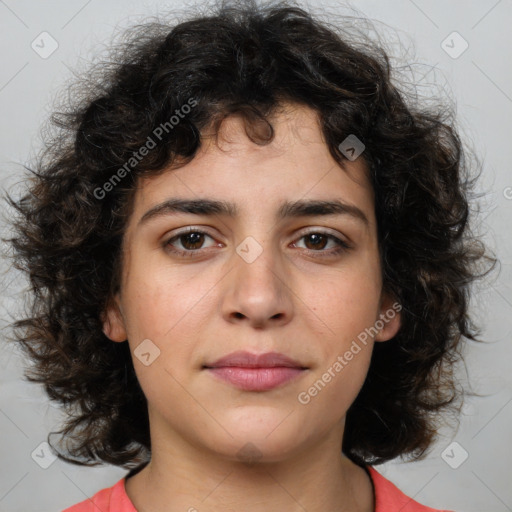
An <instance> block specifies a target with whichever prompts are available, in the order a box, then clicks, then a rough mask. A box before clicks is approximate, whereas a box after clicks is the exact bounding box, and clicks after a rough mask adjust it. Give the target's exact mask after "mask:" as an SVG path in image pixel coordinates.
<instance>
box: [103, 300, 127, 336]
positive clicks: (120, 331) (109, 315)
mask: <svg viewBox="0 0 512 512" xmlns="http://www.w3.org/2000/svg"><path fill="white" fill-rule="evenodd" d="M101 320H102V322H103V332H104V334H105V336H107V337H108V338H109V339H111V340H112V341H116V342H121V341H126V339H127V338H128V336H127V335H126V327H125V325H124V319H123V315H122V312H121V305H120V301H119V296H118V295H116V296H115V297H114V298H113V299H111V300H110V301H109V304H108V306H107V307H106V309H105V311H104V312H103V313H102V315H101Z"/></svg>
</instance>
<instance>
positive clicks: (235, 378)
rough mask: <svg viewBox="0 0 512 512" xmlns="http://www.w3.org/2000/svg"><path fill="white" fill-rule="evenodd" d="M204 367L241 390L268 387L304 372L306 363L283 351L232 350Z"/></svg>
mask: <svg viewBox="0 0 512 512" xmlns="http://www.w3.org/2000/svg"><path fill="white" fill-rule="evenodd" d="M203 369H205V370H207V371H208V372H209V373H210V374H211V375H212V376H214V377H216V378H218V379H220V380H222V381H224V382H228V383H230V384H231V385H233V386H235V387H237V388H239V389H242V390H244V391H268V390H271V389H274V388H277V387H280V386H283V385H285V384H286V383H288V382H290V381H292V380H294V379H296V378H297V377H299V376H300V375H303V374H304V372H305V371H307V370H308V367H306V366H303V365H302V364H301V363H299V362H298V361H295V360H293V359H291V358H289V357H288V356H285V355H284V354H280V353H277V352H268V353H266V354H259V355H258V354H251V353H250V352H242V351H239V352H233V353H232V354H229V355H227V356H225V357H222V358H220V359H218V360H217V361H215V362H213V363H211V364H206V365H204V366H203Z"/></svg>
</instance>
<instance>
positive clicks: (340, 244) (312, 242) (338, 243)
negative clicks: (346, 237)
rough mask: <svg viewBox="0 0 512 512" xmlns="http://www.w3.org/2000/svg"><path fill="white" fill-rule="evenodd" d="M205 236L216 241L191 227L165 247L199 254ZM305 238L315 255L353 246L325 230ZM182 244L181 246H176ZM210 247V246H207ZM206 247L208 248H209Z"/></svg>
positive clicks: (185, 254) (334, 253) (180, 253)
mask: <svg viewBox="0 0 512 512" xmlns="http://www.w3.org/2000/svg"><path fill="white" fill-rule="evenodd" d="M205 238H209V239H211V240H213V241H214V238H213V237H212V236H210V235H209V234H208V233H206V232H205V231H202V230H200V229H198V228H194V227H189V228H187V229H186V230H184V231H181V232H179V233H177V234H175V235H174V236H173V237H171V238H169V239H168V240H167V241H165V242H164V243H163V246H164V248H165V249H166V250H167V251H169V252H171V253H173V254H177V255H179V256H185V257H193V256H195V255H197V254H198V253H199V252H200V251H201V249H205V247H204V243H205ZM302 239H304V240H305V249H306V251H307V252H308V253H310V255H312V256H314V257H317V256H318V257H329V256H336V255H338V254H341V253H342V252H345V251H347V250H349V249H351V246H350V245H349V244H348V243H346V242H345V241H343V240H341V239H339V238H338V237H336V236H334V235H332V234H330V233H327V232H323V231H311V232H309V233H306V234H304V235H302V236H301V237H300V238H298V240H302ZM329 243H331V247H330V248H328V250H325V248H326V247H327V246H328V245H329ZM176 245H180V246H181V248H180V247H178V248H177V247H176ZM292 245H293V246H294V247H299V248H302V247H300V246H298V244H297V243H293V244H292ZM215 246H217V247H218V246H219V244H215V243H214V244H212V245H210V247H215ZM207 248H208V247H207ZM207 248H206V249H207Z"/></svg>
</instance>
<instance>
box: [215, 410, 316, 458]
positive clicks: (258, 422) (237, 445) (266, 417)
mask: <svg viewBox="0 0 512 512" xmlns="http://www.w3.org/2000/svg"><path fill="white" fill-rule="evenodd" d="M290 411H291V408H290V410H286V409H275V408H268V409H264V408H262V407H261V406H260V407H251V408H248V407H243V408H240V409H236V410H235V411H233V413H232V414H230V415H229V417H226V416H224V418H223V420H220V419H219V422H220V423H221V424H222V425H223V426H224V427H225V428H226V430H227V432H229V433H230V434H232V436H233V437H231V436H229V434H227V433H226V432H225V431H222V433H221V432H220V431H219V432H218V433H219V434H222V439H215V440H214V439H213V438H211V437H210V438H209V439H208V444H209V445H211V448H212V449H213V450H214V451H216V452H217V453H220V452H221V453H222V455H223V456H224V457H226V458H228V459H231V460H239V461H241V462H247V463H258V462H260V463H261V462H279V461H282V460H285V459H287V458H289V457H291V456H292V455H293V454H294V453H296V452H297V451H298V450H300V447H301V445H302V443H304V442H306V438H305V437H304V433H305V432H304V430H302V429H300V426H299V425H298V424H297V423H296V418H293V419H292V417H293V416H294V414H293V413H292V414H290V416H288V417H287V415H288V414H289V413H290ZM283 420H284V421H283ZM294 420H295V421H294ZM215 437H217V436H215Z"/></svg>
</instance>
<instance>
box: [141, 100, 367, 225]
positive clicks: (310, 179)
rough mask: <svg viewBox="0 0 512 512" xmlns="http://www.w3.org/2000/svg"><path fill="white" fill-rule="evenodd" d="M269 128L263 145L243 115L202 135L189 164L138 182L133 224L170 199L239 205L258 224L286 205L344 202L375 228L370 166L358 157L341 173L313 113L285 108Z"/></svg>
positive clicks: (235, 116) (293, 106)
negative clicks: (259, 219) (250, 134)
mask: <svg viewBox="0 0 512 512" xmlns="http://www.w3.org/2000/svg"><path fill="white" fill-rule="evenodd" d="M269 121H270V123H271V124H272V127H273V129H274V138H273V140H272V141H271V142H270V143H267V144H263V145H261V144H256V143H255V142H253V141H251V140H250V139H249V138H248V136H247V134H246V129H245V125H244V122H243V119H242V118H241V117H240V116H238V115H231V116H229V117H227V118H226V119H225V120H224V121H223V122H222V124H221V126H220V129H219V132H218V136H217V137H215V135H216V134H214V133H213V131H212V130H211V129H206V130H204V132H203V133H202V140H201V146H200V148H199V149H198V151H197V153H196V155H195V157H194V159H193V160H192V161H191V162H189V163H187V164H186V165H184V166H182V167H178V168H171V167H170V168H168V169H166V170H164V171H163V172H162V173H160V174H158V175H156V176H150V177H145V178H143V179H141V180H140V181H139V183H138V186H137V191H136V194H135V200H134V209H133V216H132V217H133V221H134V222H136V221H138V220H140V219H141V217H142V216H143V215H144V213H145V212H146V211H147V210H148V209H149V208H151V207H154V206H155V205H157V204H158V203H160V202H162V201H165V200H167V199H169V198H187V199H193V198H196V199H197V198H211V199H216V200H220V201H226V202H230V203H236V204H237V205H238V206H239V207H238V208H236V210H237V212H239V213H240V214H241V215H251V216H252V217H258V216H265V215H275V213H276V211H277V209H278V208H279V207H280V206H281V205H282V204H283V203H285V202H293V201H300V200H307V199H315V200H325V201H327V200H333V199H339V200H342V201H343V202H344V203H348V204H353V205H354V206H357V207H358V208H359V209H361V210H363V211H364V212H365V215H366V216H367V217H368V219H369V221H370V224H372V223H373V222H374V214H373V210H374V203H373V201H374V195H373V190H372V187H371V184H370V181H369V179H368V169H367V165H366V162H365V161H364V159H363V158H362V157H359V158H358V159H357V160H355V161H353V162H351V161H348V160H346V161H344V163H343V164H342V165H340V164H339V162H337V161H336V160H335V159H334V158H333V157H332V156H331V154H330V152H329V149H328V147H327V144H326V142H325V140H324V136H323V133H322V130H321V128H320V121H319V118H318V114H317V113H316V112H315V111H314V110H312V109H311V108H308V107H306V106H301V105H295V104H284V105H283V106H282V109H281V110H279V111H278V112H276V113H275V114H274V115H273V116H272V117H270V118H269ZM340 142H341V141H340Z"/></svg>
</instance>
